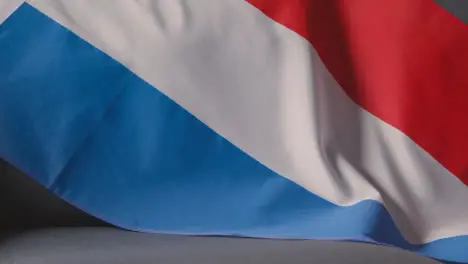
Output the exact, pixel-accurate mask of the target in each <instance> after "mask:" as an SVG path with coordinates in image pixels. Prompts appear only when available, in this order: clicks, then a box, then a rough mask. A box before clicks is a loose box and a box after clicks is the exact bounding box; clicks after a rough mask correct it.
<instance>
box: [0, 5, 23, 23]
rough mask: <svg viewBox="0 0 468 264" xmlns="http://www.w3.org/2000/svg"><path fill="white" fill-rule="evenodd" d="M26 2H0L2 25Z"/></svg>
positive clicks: (0, 21) (0, 20)
mask: <svg viewBox="0 0 468 264" xmlns="http://www.w3.org/2000/svg"><path fill="white" fill-rule="evenodd" d="M24 2H25V0H0V24H1V23H3V21H5V20H6V19H7V18H8V17H9V16H10V15H11V14H12V13H13V12H14V11H15V10H16V9H17V8H18V7H19V6H20V5H21V4H23V3H24Z"/></svg>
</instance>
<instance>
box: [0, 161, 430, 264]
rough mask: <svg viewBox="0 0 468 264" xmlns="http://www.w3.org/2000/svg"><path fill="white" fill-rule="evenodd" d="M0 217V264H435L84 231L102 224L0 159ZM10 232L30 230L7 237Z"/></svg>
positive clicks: (283, 244)
mask: <svg viewBox="0 0 468 264" xmlns="http://www.w3.org/2000/svg"><path fill="white" fill-rule="evenodd" d="M0 213H1V214H0V264H55V263H57V264H58V263H67V264H75V263H76V264H85V263H89V264H98V263H99V264H107V263H109V264H110V263H112V264H114V263H115V264H120V263H129V264H143V263H145V264H146V263H178V264H181V263H190V264H196V263H203V264H209V263H244V264H247V263H288V264H296V263H297V264H299V263H325V264H327V263H330V264H335V263H414V264H426V263H427V264H430V263H437V262H436V261H433V260H429V259H426V258H424V257H421V256H418V255H416V254H413V253H410V252H406V251H403V250H398V249H393V248H387V247H379V246H375V245H370V244H360V243H345V242H326V241H285V240H283V241H278V240H260V239H258V240H257V239H234V238H220V237H184V236H167V235H150V234H141V233H134V232H126V231H122V230H119V229H116V228H110V227H107V228H106V227H89V226H103V225H104V224H103V222H101V221H99V220H97V219H94V218H92V217H90V216H88V215H86V214H85V213H83V212H81V211H79V210H77V209H75V208H74V207H72V206H71V205H69V204H67V203H66V202H63V201H62V200H60V199H59V198H57V197H56V196H54V195H52V194H51V193H49V192H48V191H47V190H45V189H44V188H43V187H41V186H40V185H39V184H37V183H36V182H34V181H33V180H31V179H30V178H29V177H27V176H26V175H24V174H23V173H21V172H19V171H18V170H16V169H15V168H13V167H12V166H10V165H8V164H7V163H5V162H2V161H1V160H0ZM59 226H62V228H58V227H59ZM63 226H68V227H70V226H75V227H71V228H63ZM86 226H88V227H86ZM50 227H55V228H50ZM32 228H36V229H34V230H31V229H32ZM38 228H39V229H38ZM18 229H26V230H28V229H29V230H31V231H24V232H22V233H19V234H18V233H15V230H18Z"/></svg>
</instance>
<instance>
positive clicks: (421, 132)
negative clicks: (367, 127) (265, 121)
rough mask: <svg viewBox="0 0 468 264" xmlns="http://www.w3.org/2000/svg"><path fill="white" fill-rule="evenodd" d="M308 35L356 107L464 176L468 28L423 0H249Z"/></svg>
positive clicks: (467, 173) (467, 163) (467, 164)
mask: <svg viewBox="0 0 468 264" xmlns="http://www.w3.org/2000/svg"><path fill="white" fill-rule="evenodd" d="M249 2H250V3H251V4H252V5H254V6H255V7H257V8H258V9H260V10H261V11H262V12H264V13H265V14H266V15H267V16H269V17H270V18H272V19H273V20H275V21H277V22H278V23H281V24H283V25H285V26H286V27H288V28H290V29H291V30H294V31H295V32H297V33H298V34H300V35H302V36H303V37H304V38H306V39H307V40H309V41H310V43H311V44H312V45H313V46H314V48H315V49H316V50H317V52H318V53H319V55H320V57H321V59H322V60H323V61H324V63H325V65H326V67H327V68H328V70H329V71H330V72H331V73H332V75H333V76H334V77H335V79H336V80H337V81H338V83H339V84H340V85H341V86H342V87H343V89H344V90H345V91H346V93H347V94H348V95H349V96H350V97H351V98H352V99H353V100H354V101H355V102H356V103H358V104H359V105H361V107H363V108H364V109H366V110H367V111H369V112H370V113H372V114H374V115H375V116H377V117H378V118H380V119H382V120H383V121H385V122H387V123H389V124H391V125H392V126H394V127H396V128H397V129H399V130H401V131H402V132H403V133H405V134H406V135H407V136H409V137H410V138H411V139H413V141H415V142H416V143H417V144H418V145H419V146H421V147H422V148H423V149H425V150H426V151H427V152H428V153H429V154H431V155H432V156H433V157H434V158H435V159H436V160H438V161H439V162H440V163H441V164H442V165H443V166H444V167H446V168H447V169H448V170H450V171H451V172H452V173H453V174H455V175H456V176H457V177H458V178H459V179H460V180H462V181H463V182H464V183H465V184H468V154H467V150H468V118H467V117H468V30H467V27H466V26H465V25H464V24H463V23H462V22H461V21H459V20H458V19H456V18H455V17H453V16H451V15H450V14H449V13H447V12H446V11H445V10H443V9H442V8H440V7H439V6H437V5H436V4H435V3H433V2H432V1H430V0H391V1H375V0H359V1H347V0H276V1H275V0H249Z"/></svg>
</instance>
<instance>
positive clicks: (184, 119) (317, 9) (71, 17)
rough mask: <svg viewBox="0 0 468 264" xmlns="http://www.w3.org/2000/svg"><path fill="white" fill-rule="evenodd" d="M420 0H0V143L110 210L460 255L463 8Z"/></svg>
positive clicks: (16, 162) (225, 228)
mask: <svg viewBox="0 0 468 264" xmlns="http://www.w3.org/2000/svg"><path fill="white" fill-rule="evenodd" d="M439 2H444V1H442V0H440V1H438V3H436V2H433V1H430V0H411V1H408V0H392V1H373V0H360V1H345V0H334V1H323V0H275V1H273V0H249V1H243V0H222V1H221V0H218V1H216V0H197V1H188V0H186V1H183V0H103V1H94V0H80V1H67V0H30V1H18V0H10V1H6V2H5V1H3V2H2V3H1V4H0V22H1V24H0V158H2V159H4V160H6V161H7V162H9V163H10V164H12V165H13V166H15V167H17V168H18V169H20V170H21V171H23V172H24V173H26V174H27V175H29V176H30V177H32V178H33V179H35V180H36V181H38V182H39V183H40V184H42V185H43V186H44V187H46V188H47V189H49V190H50V191H51V192H53V193H55V194H56V195H57V196H59V197H61V198H62V199H64V200H66V201H68V202H69V203H71V204H73V205H74V206H76V207H78V208H80V209H82V210H84V211H85V212H87V213H89V214H91V215H94V216H96V217H98V218H100V219H103V220H105V221H107V222H109V223H111V224H114V225H116V226H119V227H122V228H125V229H130V230H136V231H142V232H156V233H167V234H195V235H223V236H242V237H258V238H276V239H326V240H351V241H361V242H370V243H377V244H381V245H388V246H395V247H399V248H403V249H406V250H410V251H413V252H417V253H420V254H422V255H425V256H428V257H431V258H435V259H439V260H444V261H454V262H466V263H468V250H467V249H468V205H467V204H468V189H467V186H466V184H467V183H468V158H467V157H468V156H467V154H466V153H467V149H468V137H467V135H468V122H467V120H468V119H467V117H468V115H467V114H468V104H467V103H466V102H468V89H467V87H468V75H467V70H468V25H466V24H464V22H463V21H462V20H460V19H459V18H458V17H456V16H455V15H454V14H452V13H453V12H452V13H450V12H449V11H450V10H447V9H444V8H443V5H440V4H439Z"/></svg>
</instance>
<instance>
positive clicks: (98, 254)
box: [0, 227, 437, 264]
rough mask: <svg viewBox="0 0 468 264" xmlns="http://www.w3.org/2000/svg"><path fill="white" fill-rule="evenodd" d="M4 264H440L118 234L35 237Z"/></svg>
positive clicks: (28, 236) (311, 247)
mask: <svg viewBox="0 0 468 264" xmlns="http://www.w3.org/2000/svg"><path fill="white" fill-rule="evenodd" d="M0 263H1V264H59V263H60V264H62V263H67V264H84V263H87V264H98V263H99V264H108V263H109V264H110V263H112V264H124V263H125V264H127V263H128V264H143V263H145V264H146V263H178V264H181V263H190V264H194V263H203V264H210V263H226V264H228V263H243V264H249V263H272V264H275V263H287V264H299V263H301V264H302V263H307V264H310V263H324V264H328V263H330V264H331V263H333V264H335V263H359V264H361V263H412V264H431V263H437V262H436V261H434V260H429V259H425V258H423V257H420V256H418V255H415V254H412V253H409V252H405V251H402V250H397V249H394V248H387V247H380V246H375V245H371V244H362V243H351V242H330V241H284V240H283V241H279V240H261V239H240V238H222V237H187V236H171V235H151V234H141V233H134V232H127V231H122V230H117V229H112V228H84V227H80V228H54V229H44V230H37V231H30V232H26V233H22V234H19V235H17V236H13V237H10V238H9V239H7V240H4V241H3V243H1V244H0Z"/></svg>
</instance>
